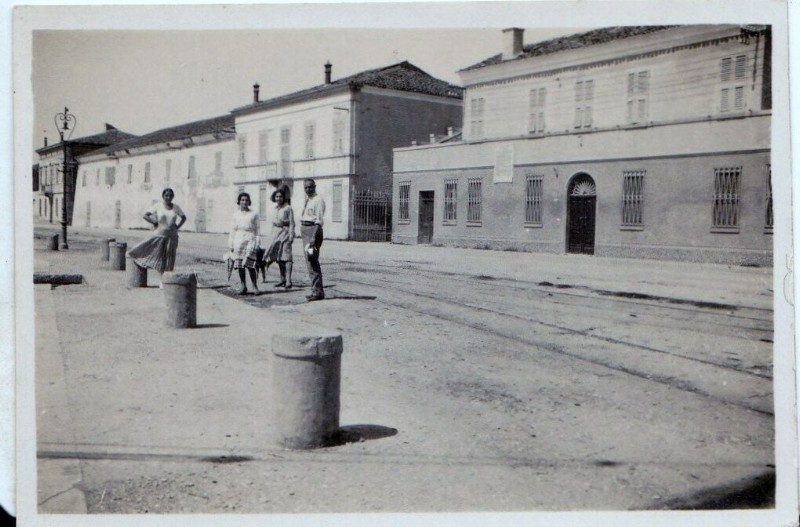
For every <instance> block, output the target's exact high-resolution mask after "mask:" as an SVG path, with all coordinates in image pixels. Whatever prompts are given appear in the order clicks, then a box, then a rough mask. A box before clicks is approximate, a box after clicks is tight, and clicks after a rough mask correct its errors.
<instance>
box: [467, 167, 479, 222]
mask: <svg viewBox="0 0 800 527" xmlns="http://www.w3.org/2000/svg"><path fill="white" fill-rule="evenodd" d="M481 182H482V180H481V179H480V178H472V179H469V180H468V181H467V222H469V223H480V222H481V199H482V197H481Z"/></svg>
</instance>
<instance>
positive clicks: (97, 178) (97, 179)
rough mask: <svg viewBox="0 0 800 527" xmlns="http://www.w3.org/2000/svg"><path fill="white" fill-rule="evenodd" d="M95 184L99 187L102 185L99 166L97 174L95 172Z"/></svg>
mask: <svg viewBox="0 0 800 527" xmlns="http://www.w3.org/2000/svg"><path fill="white" fill-rule="evenodd" d="M94 186H95V187H99V186H100V169H99V168H98V169H97V174H95V176H94Z"/></svg>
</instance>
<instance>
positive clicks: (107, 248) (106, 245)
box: [100, 238, 117, 262]
mask: <svg viewBox="0 0 800 527" xmlns="http://www.w3.org/2000/svg"><path fill="white" fill-rule="evenodd" d="M115 241H117V240H115V239H114V238H106V239H105V240H103V241H102V242H101V244H100V245H102V247H103V261H104V262H107V261H108V260H109V258H108V255H109V253H110V252H111V244H112V243H114V242H115Z"/></svg>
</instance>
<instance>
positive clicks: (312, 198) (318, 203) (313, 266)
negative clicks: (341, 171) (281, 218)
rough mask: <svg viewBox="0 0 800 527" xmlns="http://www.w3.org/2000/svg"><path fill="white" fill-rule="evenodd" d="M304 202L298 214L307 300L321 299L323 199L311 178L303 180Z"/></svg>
mask: <svg viewBox="0 0 800 527" xmlns="http://www.w3.org/2000/svg"><path fill="white" fill-rule="evenodd" d="M303 190H305V192H306V202H305V205H303V213H302V214H301V215H300V234H301V235H302V236H303V253H305V256H306V265H307V267H308V277H309V278H310V279H311V294H310V295H308V296H306V298H307V299H308V301H309V302H314V301H315V300H322V299H323V298H325V292H324V291H323V290H322V269H321V268H320V266H319V249H320V247H321V246H322V224H323V221H324V220H323V217H324V216H325V200H323V199H322V198H321V197H319V195H317V184H316V183H315V182H314V180H313V179H306V180H305V181H303Z"/></svg>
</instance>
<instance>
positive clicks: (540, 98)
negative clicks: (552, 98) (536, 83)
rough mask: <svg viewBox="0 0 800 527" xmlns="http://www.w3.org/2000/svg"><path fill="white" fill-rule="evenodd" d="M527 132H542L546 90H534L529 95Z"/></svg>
mask: <svg viewBox="0 0 800 527" xmlns="http://www.w3.org/2000/svg"><path fill="white" fill-rule="evenodd" d="M529 97H530V98H529V101H528V102H529V119H528V131H529V132H531V133H535V132H544V110H545V102H546V100H547V88H534V89H532V90H531V91H530V95H529Z"/></svg>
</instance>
